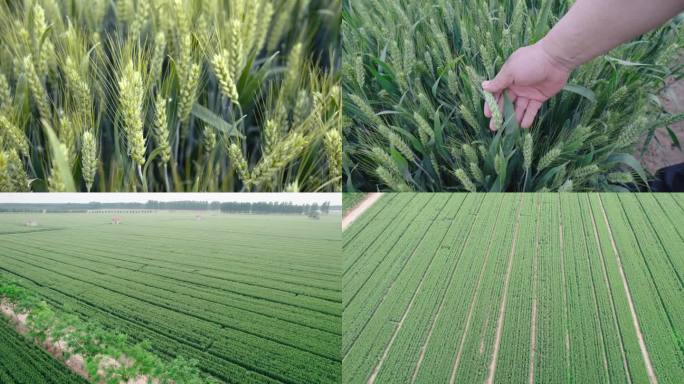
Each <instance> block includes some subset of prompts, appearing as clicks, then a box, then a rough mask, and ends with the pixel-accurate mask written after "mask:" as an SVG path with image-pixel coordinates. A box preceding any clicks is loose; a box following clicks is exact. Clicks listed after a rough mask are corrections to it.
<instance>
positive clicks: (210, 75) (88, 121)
mask: <svg viewBox="0 0 684 384" xmlns="http://www.w3.org/2000/svg"><path fill="white" fill-rule="evenodd" d="M340 12H341V4H340V3H339V0H333V1H324V0H286V1H273V0H258V1H248V0H231V1H227V0H116V1H109V0H95V1H67V0H20V1H0V190H1V191H28V190H32V191H45V190H49V191H282V190H288V191H300V190H301V191H335V190H339V189H340V188H341V175H340V174H339V171H337V169H338V168H339V167H336V165H337V164H339V163H341V149H340V148H337V147H336V146H335V145H336V144H337V143H339V145H338V146H339V147H341V140H338V141H337V142H335V141H334V137H335V135H336V134H337V136H338V137H339V136H340V135H341V120H340V117H341V101H340V87H339V75H338V74H337V73H336V70H335V68H336V61H337V60H338V59H337V56H336V55H337V51H338V49H337V46H338V45H339V23H340V17H341V16H340ZM331 138H332V141H331Z"/></svg>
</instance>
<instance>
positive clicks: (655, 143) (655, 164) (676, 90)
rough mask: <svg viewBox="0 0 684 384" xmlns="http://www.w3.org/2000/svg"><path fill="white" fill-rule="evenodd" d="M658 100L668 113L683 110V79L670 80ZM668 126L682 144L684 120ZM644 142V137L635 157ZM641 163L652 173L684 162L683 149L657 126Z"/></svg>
mask: <svg viewBox="0 0 684 384" xmlns="http://www.w3.org/2000/svg"><path fill="white" fill-rule="evenodd" d="M660 101H661V102H662V103H663V106H664V107H665V110H667V111H668V112H669V113H673V114H674V113H682V112H684V80H680V81H670V82H669V85H668V86H667V88H666V89H665V91H664V92H663V94H662V95H661V97H660ZM670 128H671V129H672V131H673V132H674V134H675V135H676V136H677V138H678V139H679V142H680V143H681V144H682V146H684V121H681V122H679V123H676V124H673V125H671V126H670ZM644 142H645V137H644V138H642V139H641V141H640V142H639V143H638V145H637V147H636V149H635V153H634V155H635V157H636V158H637V159H639V158H641V150H642V148H643V143H644ZM641 163H642V164H643V166H644V168H645V169H646V170H647V171H648V172H650V173H652V174H654V173H656V172H657V171H658V170H659V169H661V168H664V167H667V166H670V165H675V164H680V163H684V151H682V150H680V149H679V148H677V147H675V146H674V145H673V144H672V139H671V138H670V135H669V134H668V132H667V130H666V129H665V128H664V127H659V128H658V129H656V132H655V137H654V138H653V140H651V142H650V143H649V145H648V147H647V149H646V152H644V155H643V158H641Z"/></svg>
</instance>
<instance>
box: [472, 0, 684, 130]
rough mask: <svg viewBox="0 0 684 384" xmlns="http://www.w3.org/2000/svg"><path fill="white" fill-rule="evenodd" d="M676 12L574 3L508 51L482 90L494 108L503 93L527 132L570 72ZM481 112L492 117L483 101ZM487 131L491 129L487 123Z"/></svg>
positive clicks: (600, 0) (677, 5)
mask: <svg viewBox="0 0 684 384" xmlns="http://www.w3.org/2000/svg"><path fill="white" fill-rule="evenodd" d="M682 11H684V0H577V2H576V3H575V4H574V5H573V6H572V7H571V8H570V10H569V11H568V13H567V14H566V15H565V16H563V18H562V19H561V20H560V21H559V22H558V24H556V25H555V26H554V27H553V28H552V29H551V30H550V31H549V33H548V34H547V35H546V36H545V37H544V38H543V39H541V40H540V41H539V42H537V43H536V44H533V45H530V46H527V47H522V48H520V49H518V50H516V51H515V52H513V54H512V55H511V56H510V57H509V58H508V60H506V62H505V63H504V65H503V66H502V67H501V70H500V71H499V73H498V74H497V75H496V77H495V78H494V79H492V80H490V81H485V82H483V83H482V88H483V89H484V90H485V91H487V92H491V93H492V94H493V95H494V98H496V100H497V101H498V103H499V108H500V109H503V97H502V95H503V92H504V91H508V95H509V98H510V99H511V101H512V102H513V103H514V105H515V115H516V118H517V120H518V123H520V126H521V127H523V128H529V127H530V126H532V123H533V122H534V118H535V117H536V116H537V113H538V112H539V109H540V108H541V106H542V104H543V103H544V102H545V101H546V100H548V99H550V98H551V97H553V96H554V95H556V94H557V93H558V92H560V91H561V89H563V87H564V86H565V84H566V83H567V81H568V78H569V77H570V73H571V72H572V71H573V70H574V69H575V68H577V67H578V66H580V65H582V64H584V63H586V62H587V61H590V60H592V59H594V58H595V57H597V56H600V55H602V54H604V53H606V52H608V51H610V50H611V49H613V48H615V47H617V46H618V45H620V44H623V43H625V42H627V41H630V40H632V39H634V38H635V37H637V36H639V35H642V34H644V33H646V32H648V31H650V30H652V29H655V28H657V27H658V26H660V25H662V24H664V23H665V22H667V21H668V20H669V19H671V18H672V17H674V16H676V15H678V14H679V13H680V12H682ZM484 113H485V116H487V117H488V118H491V117H492V112H491V111H490V110H489V107H488V106H487V104H486V103H485V106H484ZM489 127H490V129H492V130H493V129H494V124H493V122H490V125H489Z"/></svg>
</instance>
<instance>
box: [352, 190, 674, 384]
mask: <svg viewBox="0 0 684 384" xmlns="http://www.w3.org/2000/svg"><path fill="white" fill-rule="evenodd" d="M682 213H684V199H682V197H681V196H678V195H676V194H672V195H670V194H662V195H661V194H615V193H603V194H597V193H589V194H585V193H575V194H570V193H567V194H566V193H563V194H551V193H546V194H523V193H520V194H472V193H470V194H458V193H456V194H447V193H432V194H426V193H390V194H385V195H384V196H383V197H382V198H381V199H380V200H379V201H378V202H377V203H376V205H374V206H373V207H371V209H370V210H369V211H368V212H366V213H364V214H363V215H362V216H361V217H359V218H358V220H357V221H355V222H354V223H352V224H351V226H350V227H349V228H347V229H346V230H345V231H344V232H343V239H342V241H343V250H344V251H343V254H344V269H343V277H342V281H343V289H342V299H343V305H344V312H343V319H342V321H343V322H342V324H343V325H342V330H343V338H342V356H343V360H342V369H343V379H342V381H343V382H344V383H449V382H455V383H461V382H468V383H471V382H490V381H487V379H491V380H492V381H491V382H494V383H499V382H500V383H510V382H528V381H529V382H557V381H558V382H608V381H610V382H633V383H642V382H649V378H648V369H647V361H648V362H649V363H650V365H651V366H652V368H653V372H654V374H655V376H656V379H657V381H658V382H661V383H676V382H677V381H678V378H679V377H681V375H682V374H683V371H682V370H683V369H684V368H683V367H682V366H681V364H679V362H681V360H682V358H683V357H684V348H682V343H681V340H682V334H683V332H684V327H683V325H682V324H681V322H677V321H674V319H676V318H678V317H679V316H680V314H681V313H682V310H683V309H684V306H683V305H682V303H681V300H677V299H676V296H677V295H678V293H679V292H680V291H681V289H682V285H681V281H682V280H681V277H682V274H683V273H684V264H683V263H682V261H681V259H680V258H678V257H677V256H678V255H679V254H681V253H682V251H684V245H683V244H684V242H683V240H684V230H681V229H680V228H677V226H676V223H677V222H678V221H677V218H678V217H679V216H680V215H681V214H682ZM632 304H633V306H634V313H632V312H631V309H630V306H631V305H632ZM635 324H638V325H637V326H635ZM638 332H640V333H641V334H642V335H643V341H644V348H643V349H642V348H641V346H640V342H639V338H638Z"/></svg>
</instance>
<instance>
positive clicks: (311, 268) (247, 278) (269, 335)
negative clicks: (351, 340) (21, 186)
mask: <svg viewBox="0 0 684 384" xmlns="http://www.w3.org/2000/svg"><path fill="white" fill-rule="evenodd" d="M60 216H61V219H60V218H58V217H57V215H54V216H53V215H45V216H42V217H41V218H40V220H41V224H42V221H45V223H46V224H45V225H49V222H51V221H54V220H63V221H64V222H63V225H64V226H65V229H64V230H63V231H60V232H61V233H60V235H59V236H58V235H56V234H54V233H53V234H47V233H32V234H22V235H12V236H7V237H6V238H7V241H6V242H3V252H2V254H1V255H0V273H5V274H7V275H10V277H14V278H17V279H18V280H19V282H20V283H21V284H22V285H27V286H30V287H31V288H32V289H35V290H36V291H38V292H39V293H40V295H41V296H43V297H44V298H45V299H46V301H47V302H48V303H49V304H50V305H51V306H53V307H55V308H58V309H60V310H62V311H65V312H71V313H76V314H78V316H79V317H81V318H83V319H84V320H97V321H99V322H100V323H101V324H102V325H103V326H104V327H106V328H108V329H113V330H116V331H118V332H122V333H125V334H127V335H128V336H129V337H130V339H131V340H133V341H143V340H148V341H150V342H151V348H152V352H154V353H155V354H158V355H159V356H161V357H163V358H167V359H173V358H175V357H176V356H179V355H182V356H185V357H187V358H194V359H197V360H198V361H199V366H198V367H199V368H200V369H201V370H202V371H203V372H204V373H206V374H209V375H211V376H213V377H215V378H217V379H219V380H222V381H224V382H227V383H287V384H296V383H329V382H334V381H339V378H340V376H341V369H340V361H341V357H340V344H341V313H342V308H341V288H340V286H339V271H340V265H341V263H340V254H339V237H338V239H337V242H335V241H333V240H332V237H331V238H330V239H327V238H324V237H325V236H327V235H325V233H327V232H326V231H327V230H322V231H318V230H316V231H315V232H313V230H315V226H317V225H319V224H320V225H321V226H322V227H324V228H328V227H331V222H329V220H327V219H326V218H323V219H322V220H321V222H320V223H313V222H311V223H308V222H307V224H306V225H299V224H297V223H296V222H297V220H294V219H288V220H281V219H280V218H278V217H276V218H273V222H276V224H277V225H276V224H272V223H270V222H269V221H268V220H264V218H259V220H258V221H259V222H260V223H261V225H262V227H263V228H259V226H258V225H256V224H257V222H256V221H255V222H254V223H251V224H249V223H248V225H247V226H245V227H241V226H239V224H240V223H241V220H233V219H231V218H228V217H221V218H214V217H209V218H207V219H206V221H207V222H208V221H214V222H213V223H212V225H211V226H204V225H205V223H206V222H205V221H201V222H197V221H195V220H187V219H183V220H182V221H181V220H180V219H179V221H178V222H174V221H173V220H174V219H175V218H178V217H180V216H174V215H169V214H163V215H162V214H160V215H154V216H155V217H143V216H131V217H130V220H127V221H126V222H125V223H124V224H122V225H119V226H112V225H109V224H102V225H101V224H93V225H90V224H92V223H96V222H98V221H99V222H101V221H102V216H96V215H94V216H93V215H76V216H78V217H76V216H75V215H60ZM301 219H302V220H306V219H304V218H301ZM253 220H254V219H253V218H251V217H247V218H245V221H247V222H251V221H253ZM229 221H230V222H231V223H232V224H230V225H229V224H228V223H227V222H229ZM281 221H282V223H281ZM290 222H293V227H294V226H297V227H306V228H308V229H309V230H308V231H307V232H305V233H306V234H307V235H309V236H310V237H309V238H308V239H305V238H303V237H302V232H301V231H300V232H299V235H298V236H290V234H291V231H289V230H287V229H286V228H285V227H287V225H289V223H290ZM278 223H279V224H278ZM336 227H337V229H336V232H337V234H338V236H339V222H337V226H336ZM183 229H187V231H185V232H182V231H183ZM269 229H271V230H273V233H272V234H273V236H271V237H270V238H267V239H266V238H264V236H260V235H258V234H259V233H261V232H264V231H268V230H269ZM300 229H301V228H300ZM331 233H332V232H331ZM224 234H225V236H224ZM283 234H285V235H283ZM324 235H325V236H324ZM189 237H192V238H191V239H188V241H186V239H187V238H189ZM257 238H259V239H260V240H259V241H258V242H257V243H253V244H256V246H255V247H253V249H252V250H248V249H247V244H246V240H244V239H251V240H250V241H255V239H257ZM271 238H273V240H272V241H271ZM164 239H166V240H164ZM152 240H153V241H152ZM205 240H206V241H205ZM267 240H268V241H267ZM233 241H234V242H233ZM295 244H296V245H295ZM280 247H286V248H280Z"/></svg>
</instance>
